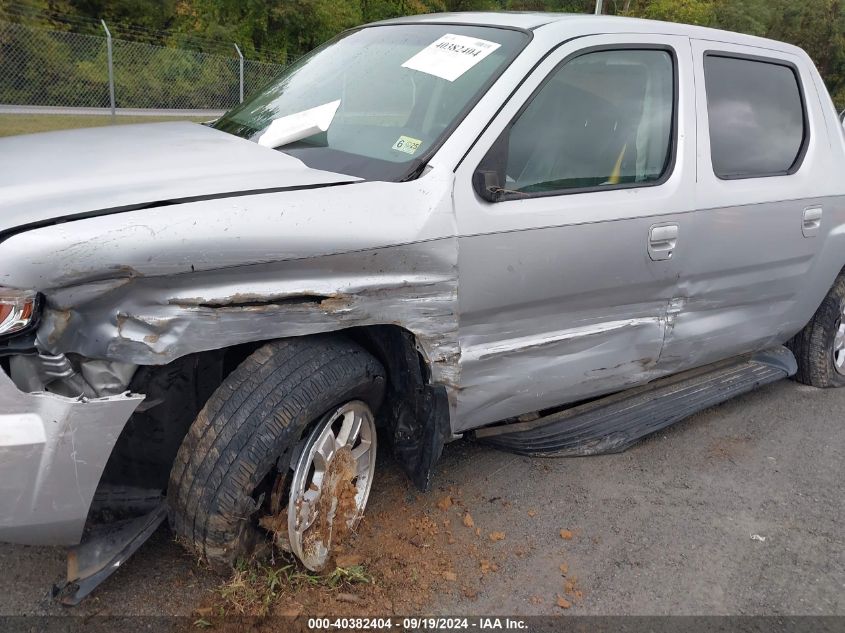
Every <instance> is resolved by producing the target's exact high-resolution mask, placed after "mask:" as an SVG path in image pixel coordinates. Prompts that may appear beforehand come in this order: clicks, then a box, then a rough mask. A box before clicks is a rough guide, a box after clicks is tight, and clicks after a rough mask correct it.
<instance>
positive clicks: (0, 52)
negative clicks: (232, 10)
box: [0, 21, 285, 110]
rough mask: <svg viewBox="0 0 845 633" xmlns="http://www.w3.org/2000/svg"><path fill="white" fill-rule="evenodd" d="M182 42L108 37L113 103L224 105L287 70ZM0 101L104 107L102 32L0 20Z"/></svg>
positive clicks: (104, 42) (106, 91) (106, 73)
mask: <svg viewBox="0 0 845 633" xmlns="http://www.w3.org/2000/svg"><path fill="white" fill-rule="evenodd" d="M232 50H233V57H225V56H222V55H213V54H209V53H201V52H197V51H191V50H186V49H179V48H169V47H164V46H155V45H152V44H143V43H140V42H131V41H127V40H122V39H113V40H112V60H113V76H114V96H115V106H116V107H117V108H152V109H191V110H205V109H208V110H226V109H228V108H231V107H232V106H234V105H236V104H237V103H238V101H239V100H240V84H241V81H243V85H244V95H246V96H248V95H250V94H251V93H253V92H255V91H257V90H260V89H261V88H262V87H263V86H264V85H266V84H267V82H269V81H270V80H271V79H272V78H273V77H275V76H276V75H278V74H279V73H280V72H281V71H282V70H283V69H284V68H285V66H284V64H272V63H266V62H258V61H253V60H244V63H243V78H241V75H240V73H241V65H240V59H239V58H238V57H236V56H234V52H235V49H234V46H233V48H232ZM0 69H2V72H0V104H2V105H18V106H67V107H87V108H108V107H110V105H111V99H110V96H109V63H108V46H107V38H106V37H105V35H104V36H103V37H96V36H93V35H82V34H79V33H71V32H66V31H51V30H45V29H39V28H33V27H30V26H25V25H22V24H17V23H11V22H3V21H0Z"/></svg>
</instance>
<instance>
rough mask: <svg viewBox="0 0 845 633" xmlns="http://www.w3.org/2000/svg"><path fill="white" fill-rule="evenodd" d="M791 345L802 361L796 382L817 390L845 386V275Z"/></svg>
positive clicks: (840, 278)
mask: <svg viewBox="0 0 845 633" xmlns="http://www.w3.org/2000/svg"><path fill="white" fill-rule="evenodd" d="M789 346H790V348H791V349H792V351H793V353H794V354H795V358H796V360H797V361H798V373H797V374H796V375H795V378H796V380H798V381H800V382H803V383H804V384H807V385H812V386H814V387H842V386H845V273H840V275H839V277H837V278H836V282H834V284H833V287H832V288H831V289H830V292H828V294H827V296H826V297H825V298H824V301H822V304H821V305H820V306H819V309H818V310H816V313H815V315H813V318H812V320H811V321H810V322H809V323H808V324H807V325H806V326H805V327H804V329H803V330H801V331H800V332H799V333H798V334H796V335H795V338H793V339H792V341H790V344H789Z"/></svg>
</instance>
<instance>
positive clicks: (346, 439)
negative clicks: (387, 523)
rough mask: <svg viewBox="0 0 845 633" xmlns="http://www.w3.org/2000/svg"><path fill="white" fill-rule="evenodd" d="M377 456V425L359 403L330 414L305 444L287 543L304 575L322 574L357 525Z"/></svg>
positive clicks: (293, 490)
mask: <svg viewBox="0 0 845 633" xmlns="http://www.w3.org/2000/svg"><path fill="white" fill-rule="evenodd" d="M375 455H376V429H375V420H374V418H373V414H372V411H370V408H369V407H368V406H367V405H366V404H365V403H363V402H360V401H357V400H356V401H352V402H348V403H346V404H344V405H342V406H341V407H339V408H338V409H337V410H335V411H334V412H332V413H330V414H328V415H327V416H326V417H324V418H323V420H322V421H321V422H320V423H319V424H317V426H316V427H315V428H314V430H313V431H312V432H311V433H310V434H309V435H308V437H307V438H306V440H305V442H304V444H303V446H302V451H301V452H300V454H299V458H298V459H297V460H296V464H295V465H294V472H293V478H292V481H291V488H290V496H289V500H288V538H289V540H290V546H291V550H292V551H293V553H294V554H296V555H297V557H298V558H299V559H300V560H301V561H302V563H303V564H304V565H305V566H306V567H307V568H308V569H311V570H312V571H321V570H322V569H323V568H324V567H325V566H326V564H327V563H328V561H329V559H330V557H331V552H332V550H333V548H334V547H336V546H337V545H338V544H339V543H340V542H341V541H342V540H343V539H344V537H345V536H346V535H347V534H348V533H349V531H350V530H352V529H354V527H355V526H356V525H357V523H358V521H359V520H360V519H361V516H362V514H363V512H364V507H365V506H366V504H367V497H368V496H369V494H370V487H371V486H372V473H373V470H374V468H375Z"/></svg>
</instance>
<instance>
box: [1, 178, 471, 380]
mask: <svg viewBox="0 0 845 633" xmlns="http://www.w3.org/2000/svg"><path fill="white" fill-rule="evenodd" d="M452 179H453V174H452V173H451V172H448V171H444V172H438V171H437V170H432V171H431V172H430V173H428V174H426V175H425V176H423V177H422V178H420V179H418V180H416V181H412V182H407V183H384V182H367V183H360V184H354V185H344V186H337V187H327V188H322V189H312V190H307V191H297V192H284V193H274V194H263V195H254V196H243V197H238V198H230V199H227V198H221V199H213V200H207V201H202V202H194V203H190V204H182V205H175V206H170V207H163V208H157V209H150V210H146V211H134V212H127V213H119V214H115V215H110V216H105V217H99V218H92V219H88V220H82V221H77V222H70V223H66V224H62V225H56V226H51V227H46V228H43V229H38V230H35V231H30V232H27V233H22V234H19V235H16V236H14V237H12V238H10V239H9V240H7V241H6V242H5V243H3V244H2V245H0V270H2V271H4V272H3V273H2V275H1V276H0V284H3V285H9V286H14V287H31V288H36V289H38V290H41V291H42V292H43V293H44V294H45V296H46V299H47V307H46V310H45V313H44V315H43V319H42V325H41V327H40V329H39V331H38V339H39V341H40V342H41V344H42V345H43V347H44V348H45V349H47V350H48V351H50V352H53V353H58V352H75V353H79V354H82V355H84V356H86V357H89V358H105V359H112V360H121V361H125V362H132V363H136V364H139V365H147V364H166V363H168V362H170V361H172V360H173V359H175V358H178V357H180V356H183V355H185V354H189V353H192V352H197V351H202V350H208V349H218V348H222V347H226V346H229V345H234V344H238V343H244V342H251V341H261V340H269V339H274V338H280V337H288V336H302V335H308V334H316V333H321V332H327V331H334V330H338V329H344V328H349V327H354V326H361V325H376V324H396V325H400V326H402V327H404V328H406V329H408V330H410V331H411V332H413V333H414V334H415V335H416V336H417V340H418V341H419V344H420V347H421V348H422V351H423V353H424V354H425V355H426V356H427V357H428V360H429V361H430V362H431V363H432V370H433V374H434V379H435V381H436V382H444V383H447V384H453V382H454V369H453V368H454V367H455V365H456V362H457V360H456V359H457V337H456V331H457V311H456V302H457V266H456V260H457V250H456V246H455V238H454V218H453V214H452V207H451V198H450V191H451V184H452Z"/></svg>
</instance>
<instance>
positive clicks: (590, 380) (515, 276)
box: [0, 13, 845, 602]
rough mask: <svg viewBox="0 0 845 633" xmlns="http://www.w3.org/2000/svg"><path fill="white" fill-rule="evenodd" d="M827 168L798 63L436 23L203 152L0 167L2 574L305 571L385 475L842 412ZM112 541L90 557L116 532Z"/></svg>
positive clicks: (178, 146)
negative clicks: (268, 550) (10, 554)
mask: <svg viewBox="0 0 845 633" xmlns="http://www.w3.org/2000/svg"><path fill="white" fill-rule="evenodd" d="M843 175H845V138H843V128H842V126H841V124H840V121H839V119H838V116H837V113H836V110H835V109H834V106H833V103H832V102H831V99H830V97H829V96H828V93H827V91H826V90H825V87H824V84H823V83H822V79H821V77H820V76H819V74H818V72H817V71H816V70H815V68H814V66H813V64H812V62H811V61H810V59H809V58H808V56H807V55H806V54H805V53H804V52H803V51H801V50H800V49H798V48H795V47H793V46H790V45H787V44H782V43H779V42H774V41H769V40H764V39H759V38H754V37H747V36H742V35H736V34H732V33H725V32H720V31H715V30H709V29H704V28H695V27H689V26H683V25H677V24H663V23H659V22H649V21H638V20H631V19H616V18H606V17H593V16H560V15H554V14H493V13H490V14H480V13H479V14H473V13H464V14H452V15H425V16H418V17H414V18H407V19H398V20H391V21H387V22H381V23H378V24H373V25H368V26H366V27H362V28H357V29H354V30H351V31H349V32H346V33H343V34H342V35H341V36H339V37H337V38H335V39H334V40H332V41H331V42H329V43H327V44H326V45H324V46H322V47H320V48H319V49H317V50H316V51H314V52H313V53H311V54H309V55H307V56H306V57H304V58H302V59H301V60H299V61H298V62H297V63H295V64H294V65H292V66H291V67H290V68H288V69H287V71H286V72H285V73H284V74H283V75H282V76H281V77H279V78H278V79H277V80H276V81H274V82H272V83H271V84H270V85H269V86H267V87H266V88H265V89H264V90H263V91H262V92H261V93H260V94H258V95H256V96H255V97H254V98H252V99H250V100H248V101H247V102H245V103H243V104H241V105H240V106H238V107H236V108H235V109H234V110H232V111H231V112H229V113H228V114H226V115H225V116H223V117H222V118H220V119H218V120H217V121H215V122H213V123H211V124H209V125H198V124H191V123H161V124H151V125H137V126H136V125H131V126H129V125H128V126H119V127H111V128H108V129H106V128H99V129H91V130H74V131H66V132H55V133H46V134H38V135H32V136H21V137H16V138H11V139H7V140H3V141H0V193H2V195H0V209H2V216H0V217H2V226H1V227H0V286H2V288H0V335H2V341H0V355H2V358H0V362H2V370H3V371H2V372H0V539H2V540H7V541H12V542H18V543H36V544H37V543H49V544H67V545H71V546H73V547H72V549H71V551H70V558H69V566H68V582H69V584H68V588H67V589H66V591H65V595H64V599H65V600H66V601H67V602H74V601H76V600H78V599H80V598H81V597H82V596H84V595H85V594H86V593H88V592H89V591H90V590H91V588H92V587H93V586H95V585H96V583H97V582H99V581H100V580H102V579H103V578H104V577H105V576H106V575H108V573H110V572H111V570H112V569H114V568H115V567H116V566H117V565H118V564H120V563H121V562H122V560H123V559H125V558H126V557H127V556H128V555H130V554H131V553H132V552H133V551H135V549H137V547H138V546H139V545H140V544H141V543H142V542H143V541H144V539H145V538H146V536H148V535H149V534H150V533H151V532H152V531H153V530H155V529H156V527H157V526H158V525H159V524H160V523H161V522H162V521H164V520H165V519H166V518H167V519H169V523H170V526H171V529H172V530H173V531H174V533H175V534H176V536H177V537H178V538H179V539H180V540H181V541H182V542H184V543H185V544H186V545H187V546H188V547H189V548H191V549H193V550H194V551H195V552H196V553H197V554H198V555H199V556H200V557H202V558H204V559H205V560H206V561H208V562H209V563H210V564H211V565H212V566H214V567H215V568H221V569H225V568H227V567H229V566H230V565H232V564H233V563H234V562H235V561H236V560H237V559H239V558H241V557H244V556H248V555H249V554H250V553H251V552H253V551H254V550H256V548H258V547H259V546H261V545H262V543H266V542H268V541H270V540H272V541H273V542H274V543H275V544H276V545H277V546H279V547H284V548H286V549H288V550H290V551H292V552H293V553H294V554H295V555H296V556H297V557H299V558H300V559H301V561H302V562H303V563H304V565H305V566H307V567H308V568H309V569H312V570H321V569H324V568H325V567H326V566H327V565H328V564H330V562H331V559H332V551H333V548H334V547H335V546H336V544H337V543H338V542H340V541H342V540H343V538H344V537H345V535H346V533H347V532H348V531H349V530H350V529H352V528H354V526H355V524H356V522H357V521H358V520H359V519H360V517H361V514H362V512H363V511H364V507H365V504H366V502H367V497H368V495H369V494H370V488H371V484H372V479H373V473H374V468H375V465H376V461H375V457H376V448H377V445H380V446H381V450H382V451H385V450H388V451H390V452H391V453H392V455H393V457H394V459H395V460H397V462H398V463H399V464H400V465H401V467H402V468H403V469H404V470H405V471H406V472H407V474H408V476H409V477H410V478H411V479H412V480H413V482H414V483H415V484H416V485H417V486H419V487H420V488H421V489H423V490H425V489H427V488H428V487H429V485H430V482H431V477H432V469H433V467H434V465H435V463H436V461H437V459H438V457H439V455H440V453H441V450H442V448H443V445H444V443H445V442H447V441H449V440H451V439H455V438H458V437H461V436H466V437H471V438H473V439H475V440H476V441H482V442H486V443H489V444H491V445H493V446H496V447H499V448H502V449H504V450H510V451H515V452H518V453H521V454H526V455H537V456H567V455H589V454H596V453H606V452H615V451H620V450H623V449H625V448H626V447H628V446H630V445H631V444H632V443H634V442H635V441H637V439H639V438H641V437H643V436H644V435H646V434H648V433H651V432H654V431H656V430H658V429H660V428H662V427H665V426H666V425H668V424H671V423H673V422H676V421H678V420H680V419H682V418H683V417H685V416H688V415H689V414H691V413H693V412H695V411H698V410H700V409H702V408H705V407H708V406H711V405H713V404H715V403H718V402H721V401H723V400H725V399H727V398H730V397H732V396H734V395H736V394H739V393H743V392H746V391H748V390H750V389H753V388H755V387H756V386H759V385H761V384H765V383H768V382H771V381H775V380H779V379H782V378H786V377H788V376H794V377H795V378H796V379H797V380H800V381H802V382H804V383H806V384H810V385H814V386H817V387H837V386H841V385H843V384H845V320H843V311H844V310H845V273H843V266H845V176H843ZM109 518H111V519H113V520H111V521H107V520H106V519H109Z"/></svg>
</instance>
